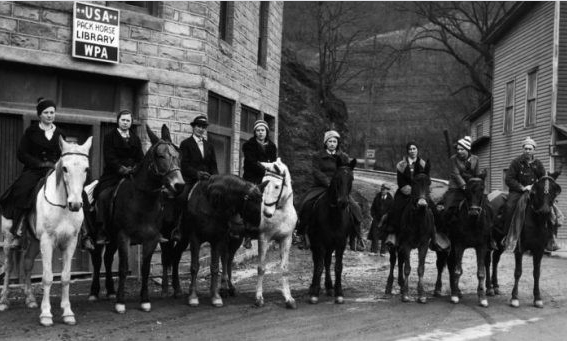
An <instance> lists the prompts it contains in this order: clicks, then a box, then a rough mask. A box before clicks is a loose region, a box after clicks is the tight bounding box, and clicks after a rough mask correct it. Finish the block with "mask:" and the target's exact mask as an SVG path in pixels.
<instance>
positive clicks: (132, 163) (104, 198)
mask: <svg viewBox="0 0 567 341" xmlns="http://www.w3.org/2000/svg"><path fill="white" fill-rule="evenodd" d="M116 123H117V124H118V127H117V129H113V130H112V131H111V132H110V133H108V134H106V135H105V136H104V142H103V154H104V170H103V173H102V176H101V177H100V179H99V183H98V184H97V186H96V188H95V190H94V193H93V197H94V198H95V199H96V208H97V210H96V230H97V240H96V243H97V244H105V243H106V242H107V235H106V232H107V231H106V228H105V224H104V222H105V216H106V213H107V210H108V209H109V207H108V206H109V204H110V203H109V201H110V198H111V196H112V192H113V191H114V190H115V188H116V185H117V184H118V183H119V182H120V180H121V179H123V178H126V177H129V176H131V175H132V174H133V173H134V171H135V169H136V167H138V166H139V164H140V162H141V161H142V159H143V158H144V152H143V150H142V142H141V141H140V139H139V138H138V136H136V133H135V132H134V130H132V129H131V128H132V112H131V111H130V110H127V109H124V110H121V111H120V112H118V115H117V116H116Z"/></svg>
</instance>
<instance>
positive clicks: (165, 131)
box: [161, 124, 173, 142]
mask: <svg viewBox="0 0 567 341" xmlns="http://www.w3.org/2000/svg"><path fill="white" fill-rule="evenodd" d="M161 139H162V140H164V141H167V142H173V141H171V134H170V133H169V128H168V127H167V126H166V125H165V124H164V125H162V126H161Z"/></svg>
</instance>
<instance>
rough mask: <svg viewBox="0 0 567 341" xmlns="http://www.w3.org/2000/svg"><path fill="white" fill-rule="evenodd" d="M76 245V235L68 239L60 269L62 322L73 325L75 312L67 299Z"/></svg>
mask: <svg viewBox="0 0 567 341" xmlns="http://www.w3.org/2000/svg"><path fill="white" fill-rule="evenodd" d="M76 247H77V237H74V238H71V239H70V240H69V241H68V244H67V247H65V248H64V249H63V250H62V251H63V257H62V261H63V270H62V271H61V309H63V322H64V323H65V324H68V325H71V326H74V325H75V324H76V323H77V321H76V320H75V314H74V313H73V311H72V310H71V302H70V301H69V286H70V284H71V264H72V263H73V254H74V253H75V248H76Z"/></svg>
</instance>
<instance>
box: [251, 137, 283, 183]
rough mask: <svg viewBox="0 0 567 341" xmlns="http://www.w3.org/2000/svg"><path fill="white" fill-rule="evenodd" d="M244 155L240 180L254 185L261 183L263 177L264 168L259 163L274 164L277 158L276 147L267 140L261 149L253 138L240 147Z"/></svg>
mask: <svg viewBox="0 0 567 341" xmlns="http://www.w3.org/2000/svg"><path fill="white" fill-rule="evenodd" d="M242 152H243V154H244V174H242V178H243V179H244V180H246V181H250V182H252V183H255V184H259V183H260V182H262V178H263V177H264V173H265V170H264V167H262V165H261V164H260V162H275V161H276V157H277V148H276V145H275V144H274V143H273V142H272V141H270V140H267V144H266V145H265V146H264V147H262V146H261V145H260V143H258V141H257V140H256V138H255V137H254V136H253V137H252V138H250V139H249V140H248V141H246V142H244V144H243V145H242Z"/></svg>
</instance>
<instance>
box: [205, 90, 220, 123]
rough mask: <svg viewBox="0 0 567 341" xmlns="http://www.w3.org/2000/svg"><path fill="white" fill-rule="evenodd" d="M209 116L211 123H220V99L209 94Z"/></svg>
mask: <svg viewBox="0 0 567 341" xmlns="http://www.w3.org/2000/svg"><path fill="white" fill-rule="evenodd" d="M207 116H208V117H209V122H210V123H211V124H218V121H219V99H218V98H216V97H213V96H209V105H208V107H207Z"/></svg>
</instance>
